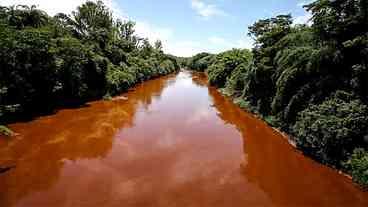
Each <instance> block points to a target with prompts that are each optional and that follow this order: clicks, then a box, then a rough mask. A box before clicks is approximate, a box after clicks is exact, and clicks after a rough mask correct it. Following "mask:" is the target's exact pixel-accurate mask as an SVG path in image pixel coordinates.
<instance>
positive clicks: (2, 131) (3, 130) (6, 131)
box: [0, 125, 14, 137]
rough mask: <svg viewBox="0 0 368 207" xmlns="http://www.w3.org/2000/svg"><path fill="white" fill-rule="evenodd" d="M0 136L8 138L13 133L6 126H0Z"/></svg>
mask: <svg viewBox="0 0 368 207" xmlns="http://www.w3.org/2000/svg"><path fill="white" fill-rule="evenodd" d="M1 134H2V135H5V136H8V137H10V136H13V135H14V132H13V131H12V130H10V129H9V128H8V127H6V126H3V125H0V135H1Z"/></svg>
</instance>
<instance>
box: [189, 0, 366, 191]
mask: <svg viewBox="0 0 368 207" xmlns="http://www.w3.org/2000/svg"><path fill="white" fill-rule="evenodd" d="M305 8H306V9H307V10H308V11H309V12H311V13H312V15H313V17H312V24H311V25H310V26H308V25H294V24H293V22H292V17H291V16H290V15H279V16H276V17H273V18H269V19H262V20H259V21H257V22H256V23H254V24H253V25H252V26H250V27H249V35H250V36H251V37H252V38H254V40H255V46H254V48H253V49H252V51H249V50H246V49H245V50H238V49H233V50H231V51H227V52H223V53H220V54H217V55H214V54H208V53H201V54H197V55H195V56H194V57H192V58H189V59H188V61H187V67H188V68H189V69H192V70H198V71H206V73H207V75H208V78H209V83H210V84H211V85H213V86H216V87H218V88H220V89H221V91H223V92H224V93H225V94H227V95H229V96H232V97H233V98H234V100H235V102H236V103H237V104H239V105H240V106H241V107H243V108H246V109H247V110H250V111H253V112H256V113H258V114H259V115H260V116H261V117H262V118H263V119H264V120H266V121H267V122H268V123H269V124H271V125H272V126H275V127H277V128H279V129H281V130H282V131H284V132H287V133H288V134H290V135H292V137H293V141H294V142H295V143H296V145H297V147H298V148H300V149H301V150H302V151H303V152H304V153H305V154H307V155H309V156H311V157H313V158H314V159H316V160H318V161H320V162H321V163H323V164H327V165H330V166H333V167H336V168H338V169H342V170H344V171H345V172H347V173H349V174H351V175H352V177H353V179H354V181H355V182H357V183H359V184H361V185H363V186H368V85H367V83H368V1H365V0H359V1H353V0H346V1H328V0H318V1H315V2H313V3H311V4H309V5H306V6H305Z"/></svg>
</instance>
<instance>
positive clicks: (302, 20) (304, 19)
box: [294, 13, 312, 25]
mask: <svg viewBox="0 0 368 207" xmlns="http://www.w3.org/2000/svg"><path fill="white" fill-rule="evenodd" d="M311 18H312V15H311V14H310V13H306V14H304V15H301V16H297V17H295V18H294V24H308V25H310V24H311V23H312V21H311Z"/></svg>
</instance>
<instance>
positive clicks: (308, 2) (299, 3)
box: [297, 0, 315, 7]
mask: <svg viewBox="0 0 368 207" xmlns="http://www.w3.org/2000/svg"><path fill="white" fill-rule="evenodd" d="M314 1H315V0H302V1H299V2H298V4H297V5H298V7H303V6H305V5H308V4H310V3H312V2H314Z"/></svg>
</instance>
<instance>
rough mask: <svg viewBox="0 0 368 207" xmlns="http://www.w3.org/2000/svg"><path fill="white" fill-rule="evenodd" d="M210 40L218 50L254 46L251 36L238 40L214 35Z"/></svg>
mask: <svg viewBox="0 0 368 207" xmlns="http://www.w3.org/2000/svg"><path fill="white" fill-rule="evenodd" d="M208 41H209V42H210V43H211V44H213V45H212V46H213V47H214V48H216V49H215V50H217V51H218V52H220V51H224V50H229V49H232V48H247V49H251V48H252V46H253V42H254V41H253V40H252V39H251V38H249V37H244V38H241V39H238V40H235V41H234V40H226V39H224V38H222V37H218V36H212V37H210V38H208Z"/></svg>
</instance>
